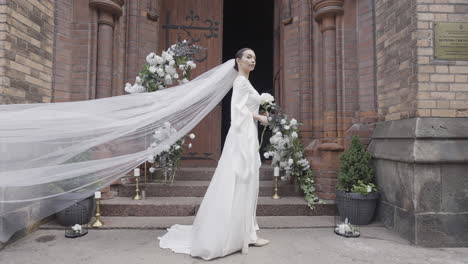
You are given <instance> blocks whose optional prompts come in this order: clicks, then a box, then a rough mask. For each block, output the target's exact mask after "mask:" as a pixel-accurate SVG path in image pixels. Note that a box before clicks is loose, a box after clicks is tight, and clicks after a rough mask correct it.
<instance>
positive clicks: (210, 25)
mask: <svg viewBox="0 0 468 264" xmlns="http://www.w3.org/2000/svg"><path fill="white" fill-rule="evenodd" d="M160 15H161V17H160V20H159V21H160V22H159V24H160V26H161V28H160V40H161V42H160V47H161V48H162V49H164V50H166V49H167V48H168V47H169V46H170V45H172V44H173V43H175V42H176V41H177V40H180V41H181V40H184V39H186V40H190V41H192V42H193V43H195V44H197V45H200V46H202V47H205V48H207V51H206V52H205V53H204V54H200V55H198V56H197V57H196V63H197V68H196V69H194V71H193V72H192V78H194V77H196V76H198V75H200V74H201V73H203V72H205V71H207V70H209V69H211V68H213V67H214V66H216V65H219V64H220V63H221V62H222V36H223V34H222V24H221V23H222V21H223V0H190V1H187V0H162V2H161V13H160ZM193 133H195V134H196V135H197V138H196V139H195V140H194V144H193V148H191V149H189V150H188V151H186V153H185V154H184V155H183V159H184V160H183V164H184V165H190V166H193V165H199V166H213V165H216V164H217V161H218V159H219V156H220V154H221V104H219V105H218V106H216V107H215V108H214V109H213V111H212V112H211V113H210V114H208V115H207V116H206V117H205V118H204V119H203V121H202V122H201V123H200V124H198V125H197V126H196V127H195V129H194V130H193Z"/></svg>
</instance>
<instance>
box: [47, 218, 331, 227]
mask: <svg viewBox="0 0 468 264" xmlns="http://www.w3.org/2000/svg"><path fill="white" fill-rule="evenodd" d="M194 219H195V216H126V217H120V216H104V217H101V220H102V221H103V222H104V226H102V227H99V229H166V228H168V227H170V226H172V225H173V224H181V225H191V224H192V223H193V220H194ZM334 221H335V217H334V216H258V217H257V222H258V225H259V226H260V228H261V229H277V228H332V227H333V226H334V225H335V222H334ZM40 228H41V229H64V228H66V227H63V226H61V225H59V224H58V223H57V222H56V221H54V220H52V221H50V222H48V223H47V224H44V225H41V227H40Z"/></svg>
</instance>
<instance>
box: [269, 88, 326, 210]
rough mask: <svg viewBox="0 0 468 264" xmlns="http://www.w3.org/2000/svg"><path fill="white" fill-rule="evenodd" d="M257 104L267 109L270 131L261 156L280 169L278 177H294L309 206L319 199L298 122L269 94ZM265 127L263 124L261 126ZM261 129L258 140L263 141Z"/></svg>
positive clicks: (283, 178) (287, 178)
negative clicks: (300, 136) (282, 172)
mask: <svg viewBox="0 0 468 264" xmlns="http://www.w3.org/2000/svg"><path fill="white" fill-rule="evenodd" d="M260 96H261V97H262V102H261V108H262V109H263V110H264V111H265V112H267V113H268V115H269V117H268V123H269V124H268V128H269V129H270V130H271V131H272V135H273V136H272V137H270V140H269V143H270V144H268V145H267V146H266V152H265V153H264V157H265V158H267V159H268V158H272V162H271V164H272V166H274V167H279V168H281V169H282V170H283V171H284V176H282V177H281V179H282V180H290V179H291V178H294V179H295V180H296V183H297V184H298V185H299V186H300V188H301V190H302V191H303V192H304V195H305V200H306V201H307V204H308V205H309V207H311V208H313V203H315V202H318V201H319V199H318V197H317V196H316V194H315V188H314V186H313V184H314V180H313V175H312V169H311V168H310V165H309V161H308V160H307V159H306V158H304V154H303V153H304V146H303V145H302V142H301V140H300V138H299V126H300V123H299V122H298V121H297V120H296V119H294V118H291V119H289V118H288V116H287V115H285V114H284V113H283V112H282V111H281V108H280V107H279V106H278V105H277V104H275V103H274V102H273V101H274V98H273V96H271V95H270V94H261V95H260ZM265 128H266V127H265ZM264 132H265V129H264V130H263V133H262V139H261V142H263V134H264Z"/></svg>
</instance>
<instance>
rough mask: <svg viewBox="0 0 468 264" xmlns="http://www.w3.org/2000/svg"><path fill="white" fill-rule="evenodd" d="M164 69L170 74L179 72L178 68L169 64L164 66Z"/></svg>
mask: <svg viewBox="0 0 468 264" xmlns="http://www.w3.org/2000/svg"><path fill="white" fill-rule="evenodd" d="M164 70H166V73H168V74H170V75H174V74H176V73H177V70H176V69H175V68H174V67H172V66H169V65H166V66H164Z"/></svg>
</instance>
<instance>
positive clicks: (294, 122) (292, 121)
mask: <svg viewBox="0 0 468 264" xmlns="http://www.w3.org/2000/svg"><path fill="white" fill-rule="evenodd" d="M289 124H291V126H296V125H297V120H296V119H294V118H293V119H291V121H289Z"/></svg>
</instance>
